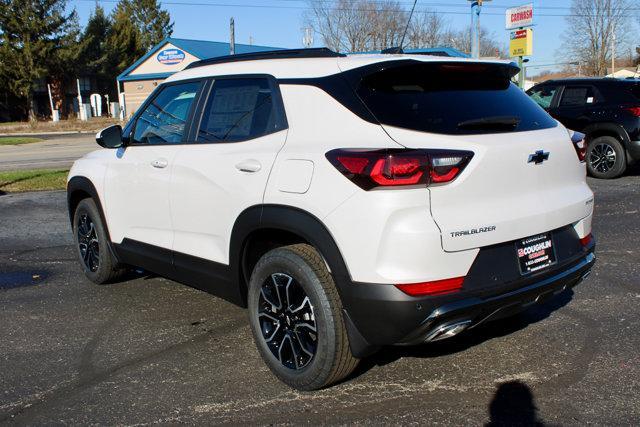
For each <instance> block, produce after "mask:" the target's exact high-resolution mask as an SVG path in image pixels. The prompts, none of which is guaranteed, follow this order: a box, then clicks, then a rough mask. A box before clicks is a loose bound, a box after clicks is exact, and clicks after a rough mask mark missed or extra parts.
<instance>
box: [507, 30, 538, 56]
mask: <svg viewBox="0 0 640 427" xmlns="http://www.w3.org/2000/svg"><path fill="white" fill-rule="evenodd" d="M509 38H510V40H509V54H510V56H512V57H513V56H529V55H532V54H533V30H532V29H531V28H527V29H524V30H515V31H511V35H510V37H509Z"/></svg>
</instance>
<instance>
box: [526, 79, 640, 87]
mask: <svg viewBox="0 0 640 427" xmlns="http://www.w3.org/2000/svg"><path fill="white" fill-rule="evenodd" d="M599 83H604V84H608V83H614V84H616V83H623V84H624V83H640V80H638V79H619V78H615V77H567V78H564V79H550V80H545V81H543V82H540V83H536V86H537V85H542V84H561V85H564V84H599Z"/></svg>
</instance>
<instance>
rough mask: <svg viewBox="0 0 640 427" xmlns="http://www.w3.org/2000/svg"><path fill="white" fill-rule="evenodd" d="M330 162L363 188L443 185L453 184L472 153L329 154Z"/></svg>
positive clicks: (344, 151) (352, 151) (392, 151)
mask: <svg viewBox="0 0 640 427" xmlns="http://www.w3.org/2000/svg"><path fill="white" fill-rule="evenodd" d="M326 156H327V159H328V160H329V161H330V162H331V164H332V165H333V166H335V167H336V168H337V169H338V170H339V171H340V172H341V173H342V174H343V175H344V176H346V177H347V178H349V179H350V180H351V181H353V182H354V183H355V184H356V185H358V186H359V187H360V188H363V189H365V190H370V189H372V188H376V187H399V186H409V185H425V186H426V185H428V184H430V183H434V184H436V183H437V184H442V183H447V182H451V181H453V180H454V179H455V178H456V177H457V176H458V175H460V172H462V171H463V170H464V168H465V166H466V165H467V164H468V163H469V160H471V158H472V157H473V153H472V152H470V151H458V150H414V149H388V150H360V149H337V150H332V151H329V152H328V153H327V154H326Z"/></svg>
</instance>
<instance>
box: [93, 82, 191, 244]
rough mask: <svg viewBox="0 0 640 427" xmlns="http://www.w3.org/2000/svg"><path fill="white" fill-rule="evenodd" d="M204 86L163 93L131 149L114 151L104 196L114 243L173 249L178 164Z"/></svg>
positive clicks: (148, 108) (142, 120)
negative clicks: (174, 185) (172, 187)
mask: <svg viewBox="0 0 640 427" xmlns="http://www.w3.org/2000/svg"><path fill="white" fill-rule="evenodd" d="M201 85H202V83H201V82H199V81H191V82H186V83H178V84H168V85H166V86H164V87H163V88H161V89H160V90H159V91H158V92H156V93H155V94H154V95H152V96H153V98H152V99H151V100H150V102H147V103H146V104H145V105H143V107H142V108H143V109H142V111H141V112H140V113H139V114H138V115H137V118H136V119H135V123H134V124H133V130H132V133H131V136H130V141H129V143H128V144H127V145H126V147H124V148H121V149H119V150H114V157H113V158H112V159H111V161H110V162H109V163H108V165H107V167H108V170H107V176H106V179H105V191H104V193H105V208H106V211H107V215H106V217H107V222H108V226H109V231H110V234H111V240H112V241H113V242H115V243H122V241H123V240H124V239H129V240H133V241H136V242H142V243H146V244H149V245H153V246H157V247H160V248H165V249H168V250H170V249H171V246H172V244H173V230H172V224H171V209H170V205H169V186H170V183H171V172H172V169H173V161H174V159H175V157H176V153H177V151H178V150H179V148H180V143H181V142H182V141H183V139H184V136H185V130H187V129H188V126H187V123H188V120H189V117H190V114H191V113H192V109H193V107H194V100H195V98H196V95H197V94H198V91H199V90H200V87H201Z"/></svg>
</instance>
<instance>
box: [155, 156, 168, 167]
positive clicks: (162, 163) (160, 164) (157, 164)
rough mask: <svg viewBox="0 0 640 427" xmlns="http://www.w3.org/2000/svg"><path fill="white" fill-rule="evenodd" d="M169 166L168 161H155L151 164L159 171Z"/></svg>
mask: <svg viewBox="0 0 640 427" xmlns="http://www.w3.org/2000/svg"><path fill="white" fill-rule="evenodd" d="M168 165H169V161H168V160H167V159H162V158H160V159H155V160H153V161H152V162H151V166H153V167H154V168H157V169H164V168H166V167H167V166H168Z"/></svg>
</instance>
